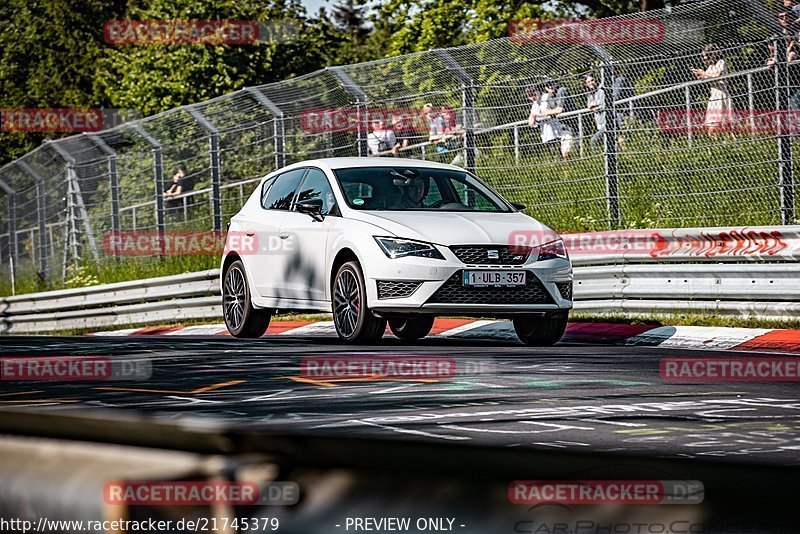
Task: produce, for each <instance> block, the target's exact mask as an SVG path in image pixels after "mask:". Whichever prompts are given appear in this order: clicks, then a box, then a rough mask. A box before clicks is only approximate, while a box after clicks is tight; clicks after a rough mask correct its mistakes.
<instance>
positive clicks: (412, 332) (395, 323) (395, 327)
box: [389, 315, 434, 341]
mask: <svg viewBox="0 0 800 534" xmlns="http://www.w3.org/2000/svg"><path fill="white" fill-rule="evenodd" d="M433 319H434V317H433V316H432V315H423V316H420V317H406V318H402V319H390V320H389V328H391V329H392V334H394V335H396V336H397V337H399V338H400V339H402V340H403V341H416V340H418V339H422V338H423V337H425V336H427V335H428V334H429V333H430V331H431V328H433Z"/></svg>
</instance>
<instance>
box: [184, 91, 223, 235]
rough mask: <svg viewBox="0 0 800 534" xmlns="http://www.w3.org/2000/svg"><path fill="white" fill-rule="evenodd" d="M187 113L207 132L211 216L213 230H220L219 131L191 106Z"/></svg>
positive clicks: (185, 215)
mask: <svg viewBox="0 0 800 534" xmlns="http://www.w3.org/2000/svg"><path fill="white" fill-rule="evenodd" d="M187 109H188V111H189V115H191V116H192V118H194V120H196V121H197V122H198V123H199V124H200V126H202V127H203V128H205V130H206V131H207V132H208V155H209V158H210V162H209V168H210V172H211V217H212V219H213V220H212V223H213V226H214V231H215V232H222V197H221V192H220V186H221V185H222V179H221V177H220V173H219V131H218V130H217V128H216V127H215V126H214V125H213V124H211V122H209V120H208V119H206V117H205V116H204V115H203V114H202V113H200V111H198V110H197V109H195V108H192V107H191V106H190V107H189V108H187ZM186 205H187V199H186V197H183V212H184V215H183V218H184V220H186V218H187V214H186Z"/></svg>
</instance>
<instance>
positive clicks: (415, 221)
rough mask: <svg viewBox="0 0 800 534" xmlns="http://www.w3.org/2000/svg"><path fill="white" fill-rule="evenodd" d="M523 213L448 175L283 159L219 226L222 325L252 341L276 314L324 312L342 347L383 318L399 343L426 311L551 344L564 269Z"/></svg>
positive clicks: (561, 321)
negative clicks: (504, 323) (491, 322)
mask: <svg viewBox="0 0 800 534" xmlns="http://www.w3.org/2000/svg"><path fill="white" fill-rule="evenodd" d="M524 208H525V207H524V206H520V205H516V204H512V203H510V202H508V201H506V200H505V199H503V198H502V197H501V196H500V195H499V194H498V193H497V192H495V191H494V190H492V189H491V188H490V187H488V186H487V185H486V184H484V183H483V182H482V181H480V180H479V179H478V178H476V177H475V176H473V175H472V174H470V173H468V172H466V171H465V170H464V169H462V168H459V167H455V166H453V165H444V164H437V163H430V162H426V161H420V160H415V159H399V158H329V159H319V160H312V161H305V162H302V163H295V164H293V165H290V166H288V167H285V168H283V169H280V170H278V171H275V172H273V173H271V174H269V175H268V176H266V177H265V178H264V179H263V180H262V181H261V184H260V185H259V186H258V187H257V188H256V190H255V192H254V193H253V194H252V195H251V197H250V198H249V199H248V201H247V202H246V203H245V205H244V206H243V207H242V209H241V211H239V213H237V214H236V215H234V216H233V217H232V219H231V222H230V225H229V231H228V239H227V242H226V249H225V253H224V255H223V258H222V266H221V267H222V269H221V271H222V274H221V286H222V295H223V312H224V316H225V324H226V325H227V327H228V330H229V331H230V333H231V334H233V335H234V336H236V337H259V336H261V335H262V334H263V333H264V331H265V330H266V328H267V326H268V325H269V321H270V317H271V316H272V315H273V314H274V313H276V312H278V311H304V312H315V311H325V312H333V321H334V325H335V327H336V332H337V334H338V335H339V337H340V338H341V339H342V340H344V341H346V342H369V341H376V340H378V339H379V338H380V337H381V336H382V335H383V334H384V331H385V330H386V323H387V321H388V323H389V327H390V328H391V331H392V333H394V334H395V335H396V336H397V337H399V338H400V339H403V340H407V341H411V340H416V339H420V338H422V337H425V336H426V335H428V333H429V332H430V330H431V328H432V326H433V320H434V317H436V316H437V315H455V316H473V317H497V318H510V319H512V320H513V323H514V329H515V331H516V333H517V335H518V336H519V338H520V339H521V340H522V341H523V342H525V343H527V344H529V345H552V344H554V343H556V342H557V341H558V340H559V339H561V336H562V335H563V333H564V329H565V327H566V324H567V316H568V314H569V310H570V309H571V308H572V266H571V264H570V261H569V257H568V256H567V253H566V250H565V248H564V243H563V241H562V240H561V238H559V237H558V235H557V234H555V233H554V232H553V231H552V230H550V229H549V228H548V227H546V226H544V225H542V224H541V223H539V222H538V221H536V220H535V219H532V218H531V217H528V216H527V215H525V214H524V213H523V212H522V210H523V209H524ZM520 236H522V238H523V239H521V240H520ZM543 236H547V238H546V239H542V237H543ZM528 238H530V239H528ZM521 241H526V242H527V243H528V244H520V242H521ZM530 243H534V244H533V245H531V244H530Z"/></svg>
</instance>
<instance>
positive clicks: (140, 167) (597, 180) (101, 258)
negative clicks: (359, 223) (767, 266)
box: [0, 0, 800, 286]
mask: <svg viewBox="0 0 800 534" xmlns="http://www.w3.org/2000/svg"><path fill="white" fill-rule="evenodd" d="M792 14H793V13H791V12H790V13H789V19H791V15H792ZM783 15H786V14H785V13H784V14H783ZM783 15H781V13H780V12H779V8H778V7H775V6H772V5H771V4H766V3H763V2H762V1H757V0H753V1H749V0H732V1H727V2H722V1H718V0H712V1H708V2H697V3H692V4H688V5H685V6H681V7H677V8H672V9H667V10H661V11H650V12H646V13H639V14H634V15H628V16H624V17H615V18H609V19H602V20H601V21H599V22H594V23H590V22H574V21H573V22H569V21H567V22H564V23H563V24H560V25H553V26H551V27H548V28H538V29H534V28H533V25H532V24H530V23H526V22H525V21H522V23H520V21H518V22H517V23H516V24H515V25H512V27H514V28H517V30H516V31H517V33H515V34H513V35H511V36H510V37H509V38H505V39H498V40H494V41H490V42H486V43H481V44H476V45H470V46H464V47H458V48H450V49H438V50H431V51H428V52H423V53H417V54H411V55H407V56H402V57H394V58H389V59H383V60H379V61H374V62H370V63H365V64H358V65H348V66H341V67H332V68H328V69H325V70H323V71H318V72H314V73H312V74H309V75H305V76H301V77H298V78H294V79H290V80H285V81H282V82H279V83H274V84H269V85H264V86H260V87H252V88H247V89H242V90H240V91H237V92H235V93H232V94H228V95H224V96H222V97H219V98H216V99H213V100H210V101H206V102H201V103H197V104H193V105H190V106H184V107H181V108H177V109H171V110H169V111H166V112H164V113H161V114H159V115H155V116H152V117H147V118H144V119H141V120H137V121H131V122H128V123H125V124H122V125H120V126H118V127H116V128H114V129H110V130H103V131H98V132H95V133H84V134H81V135H77V136H73V137H69V138H65V139H59V140H57V141H52V142H47V143H45V144H43V145H42V146H40V147H39V148H37V149H36V150H34V151H32V152H30V153H29V154H26V155H25V156H24V157H22V158H20V159H19V160H17V161H14V162H12V163H10V164H8V165H6V166H5V167H3V168H2V169H0V180H1V181H0V194H2V195H4V196H5V197H6V200H7V210H0V262H2V264H3V265H5V266H6V268H4V269H0V271H2V276H3V277H5V280H6V283H7V282H8V281H10V280H11V279H14V278H17V279H22V278H25V277H27V278H29V279H32V280H34V279H35V280H38V283H39V285H40V286H41V285H47V284H50V285H57V284H59V283H63V281H64V280H65V279H66V278H67V277H68V271H69V269H70V266H71V265H75V264H85V263H87V262H89V263H92V264H97V265H110V266H111V267H109V268H117V269H118V268H119V265H120V263H119V258H114V257H115V256H118V255H119V250H118V249H116V248H115V247H113V246H112V247H110V246H109V236H114V235H116V234H119V233H121V232H122V233H124V232H131V231H133V232H139V233H148V232H150V233H152V234H153V235H156V236H161V235H163V234H165V233H167V232H173V231H174V232H189V231H215V232H224V230H225V223H226V221H227V220H228V219H229V218H230V216H231V215H233V214H234V213H235V212H236V211H238V209H239V207H240V206H241V205H242V203H243V202H244V200H245V199H246V198H247V197H248V195H249V194H250V192H251V191H252V189H253V187H254V184H255V183H256V182H257V181H258V180H259V179H260V178H261V177H263V176H264V175H266V174H267V173H269V172H270V171H272V170H274V169H276V168H280V167H282V166H284V165H286V164H290V163H294V162H297V161H302V160H307V159H313V158H320V157H338V156H367V155H369V154H370V153H371V152H378V153H379V154H381V155H384V156H387V157H391V156H395V155H396V156H403V157H411V158H417V159H421V160H431V161H440V162H452V163H454V164H457V165H460V166H463V167H465V168H466V169H468V170H469V171H472V172H474V173H476V174H477V175H478V176H480V177H481V178H483V179H484V180H486V181H487V182H488V183H489V184H490V185H492V186H493V187H495V188H496V189H497V190H499V191H500V192H501V193H502V194H503V195H504V196H506V197H507V198H508V199H509V200H511V201H514V202H519V203H522V204H525V205H526V206H527V213H529V214H530V215H532V216H534V217H536V218H538V219H540V220H542V221H544V222H546V223H547V224H549V225H551V226H552V227H554V228H555V229H557V230H559V231H574V230H605V229H609V228H652V227H689V226H714V225H775V224H792V223H795V222H796V215H795V213H796V200H795V195H794V186H793V184H794V179H793V174H794V167H795V161H794V159H793V155H792V154H793V143H794V140H795V139H796V137H795V134H797V133H798V130H799V129H800V121H798V120H797V117H795V113H798V112H797V111H796V110H797V109H798V108H800V90H799V89H800V76H798V75H797V74H796V73H795V72H794V70H795V69H798V68H800V62H798V63H797V66H795V61H796V57H795V50H794V48H795V46H796V45H795V41H796V38H795V34H796V30H797V29H796V28H795V26H794V25H793V21H792V20H788V21H787V17H786V16H783ZM519 28H524V31H523V30H519ZM796 78H798V79H796ZM427 104H429V105H427ZM426 105H427V106H426ZM377 119H383V121H384V124H383V125H379V124H375V122H376V120H377ZM389 130H391V131H392V135H393V138H394V142H393V143H392V144H391V146H390V145H389V144H388V143H383V142H381V141H387V132H388V131H389ZM179 173H183V174H184V176H183V177H180V178H177V179H176V178H174V177H175V175H176V174H179ZM178 181H179V182H180V183H181V184H182V188H181V193H180V194H178V195H170V194H169V191H170V190H171V188H172V184H173V182H178ZM165 193H167V195H166V196H165ZM161 253H163V250H160V251H159V250H157V251H155V255H156V256H160V255H162V254H161ZM182 265H183V264H180V263H176V264H175V266H174V270H175V271H176V272H181V270H183V269H184V267H185V269H189V268H191V264H190V263H187V264H185V265H184V266H183V267H182ZM115 266H116V267H115ZM129 274H130V275H131V276H134V275H136V272H135V270H131V271H130V273H129ZM18 285H19V284H18Z"/></svg>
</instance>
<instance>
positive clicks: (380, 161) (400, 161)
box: [285, 157, 464, 170]
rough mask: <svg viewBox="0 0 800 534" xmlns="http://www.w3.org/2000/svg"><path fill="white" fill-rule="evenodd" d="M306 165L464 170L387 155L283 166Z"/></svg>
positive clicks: (310, 161) (322, 160) (444, 164)
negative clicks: (388, 156)
mask: <svg viewBox="0 0 800 534" xmlns="http://www.w3.org/2000/svg"><path fill="white" fill-rule="evenodd" d="M307 165H321V166H327V167H328V168H330V169H349V168H353V167H428V168H435V169H451V170H452V169H458V170H464V169H462V168H461V167H456V166H455V165H449V164H446V163H436V162H433V161H425V160H422V159H413V158H387V157H383V158H380V157H364V158H320V159H310V160H306V161H298V162H297V163H293V164H292V165H289V166H287V167H285V168H286V169H288V168H290V167H304V166H307Z"/></svg>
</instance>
